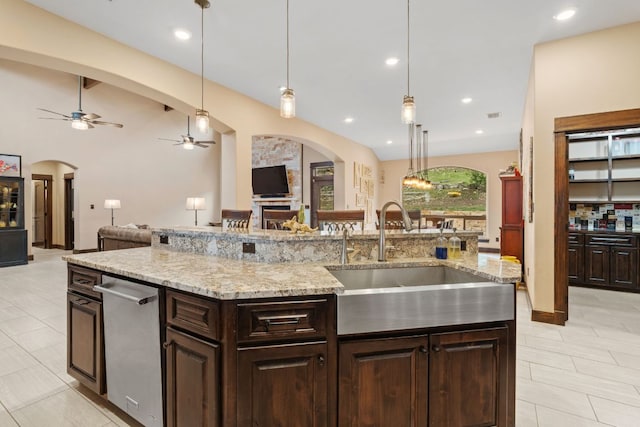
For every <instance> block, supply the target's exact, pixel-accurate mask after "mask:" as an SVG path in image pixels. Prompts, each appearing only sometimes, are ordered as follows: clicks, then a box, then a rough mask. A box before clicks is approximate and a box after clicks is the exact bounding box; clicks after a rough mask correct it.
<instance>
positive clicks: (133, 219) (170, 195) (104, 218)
mask: <svg viewBox="0 0 640 427" xmlns="http://www.w3.org/2000/svg"><path fill="white" fill-rule="evenodd" d="M77 90H78V87H77V79H76V77H75V76H72V75H69V74H66V73H61V72H58V71H51V70H46V69H42V68H39V67H34V66H31V65H25V64H20V63H16V62H12V61H7V60H0V91H1V92H2V97H0V117H2V118H3V123H5V125H4V126H1V127H0V152H2V153H8V154H20V155H22V164H23V176H24V177H25V178H26V180H25V202H26V209H27V212H25V220H26V225H27V228H28V229H29V230H30V229H31V217H32V214H31V180H30V177H31V174H32V173H40V171H42V170H43V169H42V168H43V167H46V166H45V165H46V164H44V165H43V164H42V163H39V165H40V166H38V165H36V167H35V168H34V167H31V165H32V164H34V163H38V162H43V161H57V162H64V163H66V164H67V165H70V166H72V167H73V169H75V170H74V173H75V195H76V212H75V218H76V230H75V231H76V242H75V243H76V245H75V249H79V250H82V249H92V248H95V247H96V231H97V229H98V228H99V227H100V226H102V225H106V224H109V223H110V221H111V216H110V211H107V210H105V209H104V208H103V203H104V200H105V199H108V198H114V199H120V200H121V202H122V209H120V210H118V211H117V212H116V213H115V216H116V224H126V223H138V224H140V223H146V224H150V225H152V226H163V225H167V226H171V225H180V224H182V225H189V224H191V221H192V216H193V215H192V212H188V211H186V210H185V199H186V197H187V196H203V197H205V198H206V200H207V210H206V211H205V212H203V213H202V214H201V215H202V217H201V218H202V222H203V223H204V222H205V220H206V221H209V220H210V219H211V218H212V214H213V212H214V211H217V210H218V209H219V205H214V200H216V198H215V197H214V196H216V195H217V193H218V192H219V176H218V175H219V168H218V167H217V166H216V165H219V144H218V145H216V146H213V147H212V148H206V149H201V148H198V147H196V148H195V149H194V150H192V151H187V150H184V149H182V148H181V147H177V146H173V145H172V143H171V142H168V141H159V140H158V138H159V137H162V138H179V137H180V135H181V134H184V133H185V132H186V126H187V123H186V121H187V119H186V115H185V114H184V113H182V112H179V111H171V112H165V111H164V109H163V105H162V104H159V103H157V102H154V101H150V100H148V99H146V98H143V97H140V96H138V95H134V94H131V93H129V92H126V91H124V90H122V89H118V88H115V87H113V86H111V85H108V84H104V83H103V84H99V85H97V86H95V87H93V88H91V89H89V90H85V91H83V97H82V107H83V111H85V112H95V113H97V114H99V115H101V116H102V118H103V119H104V120H106V121H113V122H119V123H123V124H124V128H122V129H117V128H114V127H111V126H100V127H96V128H94V129H89V130H86V131H79V130H74V129H71V127H70V125H69V123H68V122H65V121H58V120H40V119H38V117H55V116H54V115H52V114H49V113H45V112H42V111H38V110H37V109H36V108H38V107H41V108H46V109H49V110H53V111H58V112H61V113H64V114H69V113H71V112H72V111H75V110H76V109H77V106H78V94H77ZM8 124H10V125H8ZM53 172H55V171H53ZM45 173H48V172H45ZM58 181H62V180H61V179H58V180H56V181H55V184H56V187H55V188H54V194H55V195H57V196H60V199H58V198H57V197H56V199H55V200H58V202H59V203H62V202H63V200H64V199H63V198H62V195H63V194H64V193H63V190H62V187H58V185H57V184H58ZM60 184H63V181H62V182H60ZM55 200H54V203H55V204H56V205H58V204H59V203H58V202H56V201H55ZM92 204H93V205H94V209H91V208H90V206H91V205H92ZM55 211H56V212H57V209H56V210H55ZM53 221H54V231H55V232H54V238H53V240H54V243H55V244H63V243H64V235H63V234H62V235H61V234H60V233H61V232H63V228H62V231H60V230H61V227H60V221H62V219H61V218H58V217H57V216H54V219H53ZM31 235H32V233H31V232H30V233H29V236H31Z"/></svg>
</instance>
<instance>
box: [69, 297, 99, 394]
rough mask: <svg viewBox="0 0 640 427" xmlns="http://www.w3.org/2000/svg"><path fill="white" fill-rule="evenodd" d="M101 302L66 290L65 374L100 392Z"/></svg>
mask: <svg viewBox="0 0 640 427" xmlns="http://www.w3.org/2000/svg"><path fill="white" fill-rule="evenodd" d="M102 331H103V325H102V304H101V303H100V302H97V301H93V300H91V299H88V298H85V297H82V296H79V295H76V294H73V293H71V292H68V293H67V373H68V374H69V375H71V376H72V377H74V378H75V379H77V380H78V381H80V382H81V383H82V384H84V385H85V386H87V387H88V388H90V389H91V390H93V391H95V392H96V393H99V394H102V393H104V392H105V391H106V381H105V369H104V366H105V365H104V337H103V334H102Z"/></svg>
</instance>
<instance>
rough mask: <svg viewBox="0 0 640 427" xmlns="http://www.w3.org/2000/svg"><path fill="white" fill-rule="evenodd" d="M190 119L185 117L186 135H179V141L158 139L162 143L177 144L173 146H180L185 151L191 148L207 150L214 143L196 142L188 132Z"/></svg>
mask: <svg viewBox="0 0 640 427" xmlns="http://www.w3.org/2000/svg"><path fill="white" fill-rule="evenodd" d="M189 124H190V118H189V116H187V134H186V135H180V137H181V139H170V138H158V139H160V140H162V141H172V142H177V144H173V145H182V148H184V149H185V150H193V147H196V146H197V147H200V148H207V147H208V146H209V145H210V144H215V143H216V142H215V141H196V140H195V138H194V137H192V136H191V133H190V132H191V131H190V126H189Z"/></svg>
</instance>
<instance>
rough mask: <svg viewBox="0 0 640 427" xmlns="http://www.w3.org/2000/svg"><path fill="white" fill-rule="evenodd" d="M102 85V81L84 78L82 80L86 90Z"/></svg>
mask: <svg viewBox="0 0 640 427" xmlns="http://www.w3.org/2000/svg"><path fill="white" fill-rule="evenodd" d="M100 83H102V82H101V81H100V80H94V79H90V78H89V77H84V78H83V79H82V87H83V88H84V89H91V88H92V87H94V86H97V85H99V84H100Z"/></svg>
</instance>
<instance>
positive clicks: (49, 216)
mask: <svg viewBox="0 0 640 427" xmlns="http://www.w3.org/2000/svg"><path fill="white" fill-rule="evenodd" d="M31 180H32V181H45V198H46V200H45V202H46V212H45V215H44V222H45V226H44V227H45V236H44V248H45V249H51V243H52V242H51V240H52V239H53V176H52V175H42V174H37V173H34V174H31ZM32 209H33V207H32ZM32 216H33V215H32Z"/></svg>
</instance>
